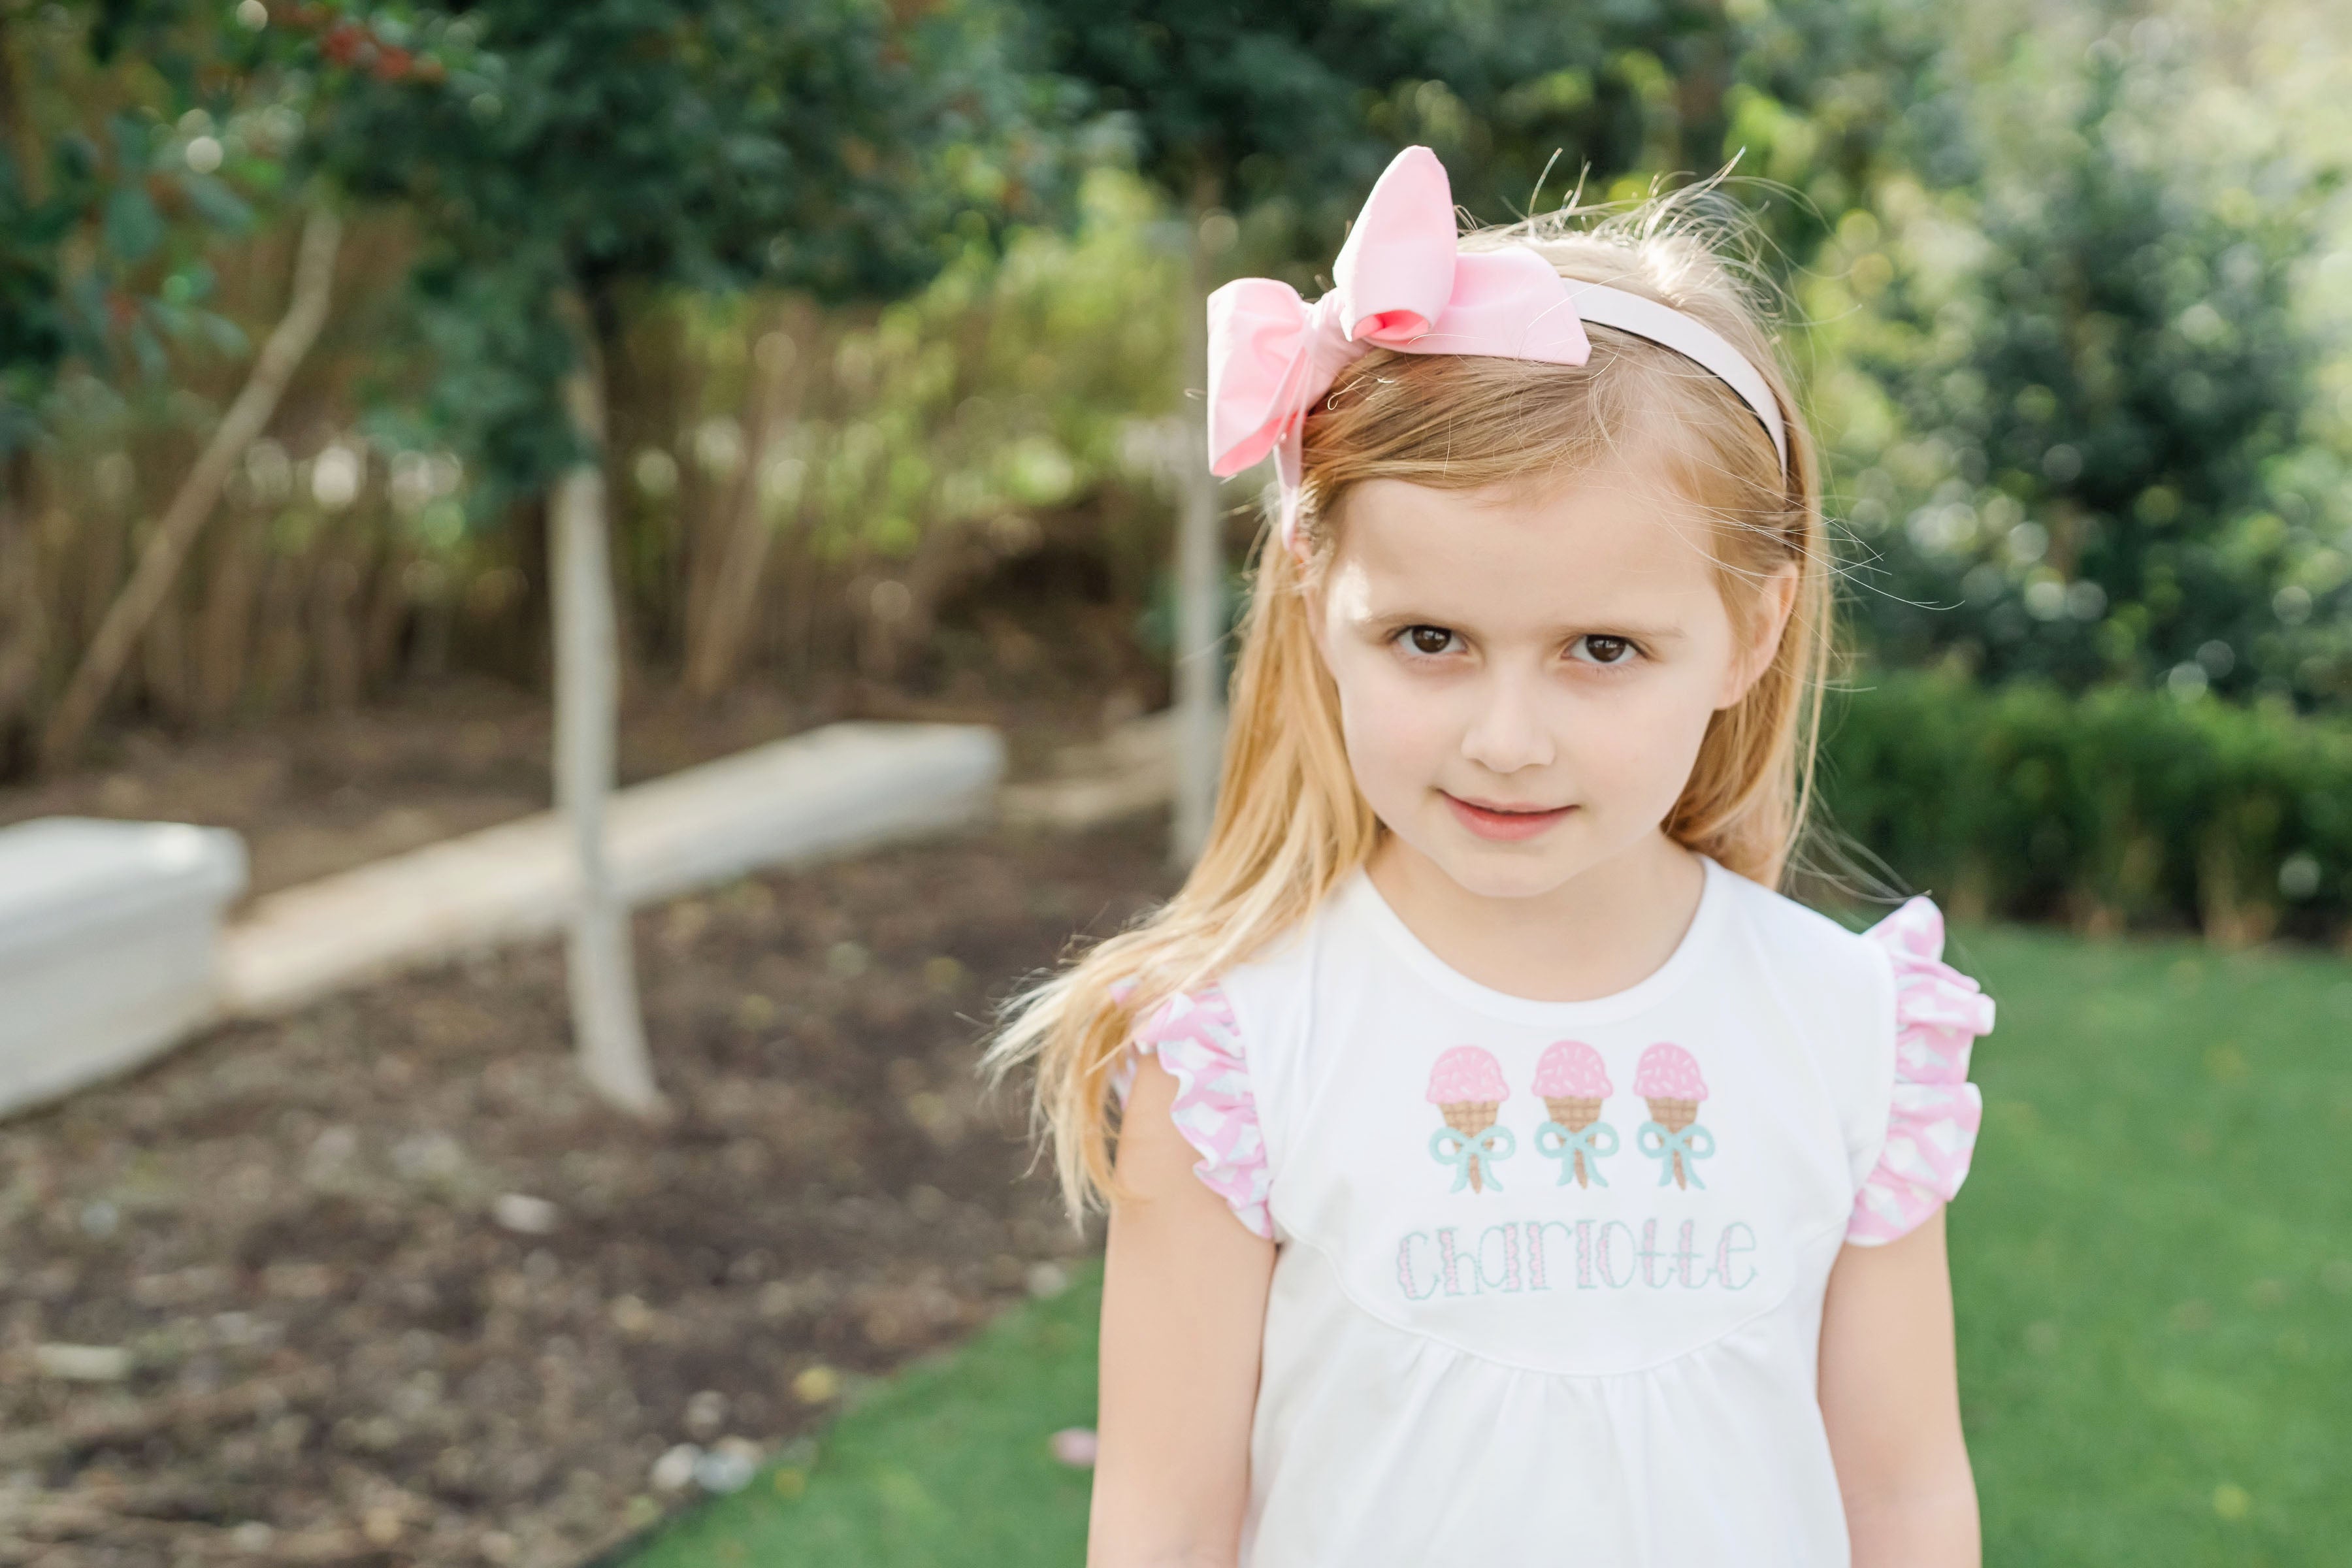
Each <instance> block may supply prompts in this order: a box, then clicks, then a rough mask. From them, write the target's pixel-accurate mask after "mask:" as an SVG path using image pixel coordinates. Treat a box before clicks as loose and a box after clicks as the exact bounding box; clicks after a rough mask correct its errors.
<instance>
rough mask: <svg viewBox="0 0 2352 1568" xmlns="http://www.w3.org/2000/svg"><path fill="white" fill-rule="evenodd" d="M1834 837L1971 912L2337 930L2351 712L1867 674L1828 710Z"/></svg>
mask: <svg viewBox="0 0 2352 1568" xmlns="http://www.w3.org/2000/svg"><path fill="white" fill-rule="evenodd" d="M1824 733H1825V735H1826V737H1827V738H1826V740H1825V742H1824V746H1823V751H1822V805H1823V806H1824V808H1825V812H1826V820H1827V822H1828V824H1829V826H1830V827H1831V828H1832V829H1833V830H1834V831H1835V832H1836V833H1837V834H1839V835H1843V836H1845V837H1848V838H1850V839H1851V840H1853V841H1856V842H1858V843H1860V844H1862V845H1865V846H1867V847H1868V848H1869V851H1870V852H1871V853H1872V854H1874V855H1875V856H1876V857H1877V858H1880V859H1882V860H1884V861H1885V863H1886V864H1888V865H1890V866H1892V867H1895V868H1898V869H1899V872H1900V874H1901V876H1902V877H1903V878H1904V879H1906V880H1907V881H1908V882H1910V883H1912V884H1914V885H1916V886H1918V887H1921V888H1927V889H1935V890H1936V892H1937V896H1938V897H1939V898H1944V899H1947V900H1950V901H1951V902H1952V903H1954V904H1955V905H1956V907H1957V908H1958V909H1959V910H1961V911H1962V912H1964V913H1966V914H1968V915H1969V916H1970V917H1972V918H1982V917H1984V916H1988V915H1993V916H2000V917H2004V918H2023V919H2049V918H2053V917H2055V918H2060V919H2065V920H2069V921H2073V922H2074V923H2075V924H2077V925H2079V926H2082V927H2084V928H2085V929H2088V930H2092V931H2109V932H2112V931H2120V930H2124V929H2126V928H2127V927H2142V928H2145V927H2158V928H2171V929H2176V930H2177V929H2182V928H2187V929H2189V930H2200V929H2201V930H2202V931H2205V933H2206V934H2207V935H2208V936H2209V937H2210V938H2212V939H2214V940H2215V941H2217V942H2222V943H2224V944H2228V945H2243V944H2245V943H2247V942H2256V941H2261V940H2263V939H2264V938H2266V937H2268V936H2270V935H2272V934H2273V932H2274V931H2282V930H2284V931H2291V932H2293V933H2294V934H2299V935H2304V936H2333V937H2342V936H2345V935H2346V934H2347V931H2352V726H2347V724H2346V723H2344V722H2342V721H2322V720H2314V719H2298V718H2297V717H2296V716H2295V715H2294V712H2293V710H2291V709H2289V708H2288V707H2287V706H2286V705H2285V704H2284V702H2273V703H2267V704H2261V705H2257V706H2253V707H2242V706H2238V705H2233V704H2231V703H2226V702H2223V701H2221V700H2217V699H2215V698H2213V697H2211V696H2205V697H2200V698H2198V699H2196V700H2191V701H2186V702H2184V701H2182V700H2179V699H2178V698H2176V697H2174V696H2172V695H2171V694H2170V693H2168V692H2167V691H2163V690H2153V691H2152V690H2147V689H2140V688H2134V687H2121V686H2103V687H2098V688H2095V689H2091V690H2089V691H2086V692H2083V693H2081V694H2079V695H2077V694H2071V693H2068V692H2065V691H2063V690H2061V689H2058V688H2056V687H2054V686H2053V685H2051V684H2049V683H2048V682H2046V681H2042V680H2037V679H2020V680H2017V681H2013V682H2011V683H2010V684H2008V685H2005V686H2002V687H1999V688H1993V689H1987V688H1985V687H1982V686H1979V685H1977V684H1974V683H1972V682H1970V681H1969V680H1968V679H1965V678H1963V677H1961V676H1958V675H1957V674H1954V673H1951V672H1949V671H1942V672H1935V671H1920V672H1912V673H1907V674H1889V675H1885V676H1883V677H1879V678H1875V679H1871V680H1870V681H1868V682H1867V683H1865V684H1864V685H1861V686H1860V687H1858V688H1857V689H1853V690H1851V691H1847V692H1844V693H1842V694H1841V695H1840V696H1839V697H1838V698H1837V699H1836V700H1834V702H1833V703H1832V710H1831V712H1830V714H1829V716H1828V719H1827V721H1826V722H1825V725H1824Z"/></svg>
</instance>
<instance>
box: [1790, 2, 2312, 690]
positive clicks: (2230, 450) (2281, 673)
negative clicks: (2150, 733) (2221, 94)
mask: <svg viewBox="0 0 2352 1568" xmlns="http://www.w3.org/2000/svg"><path fill="white" fill-rule="evenodd" d="M2076 58H2077V59H2078V60H2079V63H2074V62H2072V61H2067V60H2059V61H2051V60H2047V59H2044V60H2041V61H2036V60H2034V59H2033V58H2032V57H2031V55H2030V54H2029V53H2026V52H2024V51H2021V59H2020V62H2019V64H2018V67H2017V70H2018V74H2019V75H2020V76H2021V77H2032V78H2033V79H2040V80H2043V81H2045V82H2047V83H2048V85H2049V87H2050V89H2051V91H2050V95H2049V101H2050V102H2051V104H2052V105H2053V115H2052V119H2053V121H2054V123H2038V124H2032V125H2029V126H2023V127H2021V126H2019V125H2016V124H2013V123H2004V124H2002V125H2000V126H1998V127H1996V126H1994V125H1992V124H1990V119H1991V115H1992V111H1993V110H1994V109H1995V108H1996V107H1998V105H1996V104H1995V103H1994V102H1991V101H1988V102H1987V103H1986V104H1985V106H1984V107H1983V108H1982V109H1980V110H1979V123H1978V124H1977V125H1976V127H1975V132H1976V145H1977V150H1978V151H1979V153H1980V154H1981V156H1982V157H1983V159H1984V161H1985V165H1986V166H1985V167H1984V168H1983V170H1982V171H1981V172H1980V174H1979V175H1978V176H1976V177H1975V178H1972V179H1970V180H1969V181H1968V182H1966V183H1965V184H1962V185H1961V186H1959V187H1958V188H1957V189H1955V190H1952V191H1948V192H1944V193H1938V194H1930V193H1928V192H1927V191H1926V190H1924V189H1923V188H1921V187H1918V186H1917V185H1916V184H1913V185H1909V186H1907V187H1906V188H1904V189H1901V190H1899V191H1895V192H1893V193H1890V199H1888V200H1885V201H1884V202H1882V204H1881V206H1880V210H1879V211H1878V212H1876V213H1872V212H1867V211H1857V212H1855V213H1854V214H1853V215H1850V216H1849V218H1848V220H1847V221H1846V223H1845V224H1844V225H1843V227H1842V230H1841V241H1842V248H1843V256H1842V257H1841V258H1840V259H1841V260H1842V261H1843V262H1844V264H1845V268H1846V271H1845V276H1844V278H1843V279H1842V281H1843V283H1844V284H1845V285H1846V286H1847V288H1848V289H1850V290H1851V299H1852V300H1853V308H1854V309H1855V310H1856V314H1855V315H1854V316H1853V318H1851V319H1849V320H1847V321H1843V322H1841V323H1840V324H1839V325H1838V326H1837V327H1836V328H1834V329H1833V331H1832V334H1831V335H1832V340H1833V342H1834V349H1833V352H1834V353H1837V354H1838V355H1839V357H1840V360H1841V362H1842V364H1843V367H1844V368H1845V369H1846V371H1847V376H1846V380H1845V382H1844V384H1843V390H1844V391H1846V392H1847V394H1848V396H1847V397H1846V398H1845V399H1844V400H1843V406H1842V407H1839V408H1837V410H1836V411H1835V412H1834V413H1833V414H1832V416H1831V420H1830V423H1831V425H1832V436H1833V437H1835V438H1837V439H1838V440H1839V441H1840V444H1841V455H1842V456H1843V457H1844V458H1846V459H1847V462H1848V467H1847V468H1846V472H1847V473H1848V474H1849V475H1850V476H1851V477H1850V478H1849V479H1846V481H1845V483H1846V484H1847V486H1848V487H1849V492H1848V498H1847V515H1848V517H1849V518H1850V520H1851V521H1852V523H1853V528H1854V530H1855V531H1856V532H1857V533H1858V534H1860V535H1861V536H1862V538H1863V540H1864V542H1866V545H1867V546H1868V548H1867V549H1865V550H1864V552H1859V553H1861V554H1862V555H1864V558H1865V560H1869V558H1870V557H1872V556H1874V557H1875V559H1874V560H1869V564H1868V566H1867V568H1866V569H1865V570H1864V571H1863V572H1861V573H1859V574H1857V578H1856V588H1857V592H1856V593H1855V594H1854V595H1853V605H1854V607H1855V608H1856V609H1857V610H1858V611H1859V612H1860V614H1861V618H1862V621H1863V625H1864V630H1865V633H1866V635H1867V636H1868V637H1869V639H1870V641H1871V643H1872V645H1873V647H1874V652H1875V654H1876V656H1877V657H1878V658H1879V659H1880V660H1882V661H1883V662H1887V663H1898V664H1899V663H1911V662H1916V661H1919V660H1922V659H1927V658H1949V659H1951V660H1953V661H1954V662H1955V664H1956V665H1957V667H1958V668H1963V669H1967V670H1970V671H1973V672H1975V673H1978V674H1979V675H1981V676H1983V677H1985V678H1988V679H2011V678H2013V677H2018V676H2037V677H2042V678H2046V679H2053V680H2056V681H2058V682H2060V683H2062V684H2063V685H2065V686H2068V687H2070V688H2076V689H2079V688H2082V687H2084V686H2086V685H2088V684H2091V683H2094V682H2097V681H2103V680H2125V681H2130V682H2134V683H2137V684H2146V683H2149V682H2153V681H2160V682H2167V683H2168V684H2170V685H2171V686H2172V687H2173V688H2175V689H2178V690H2179V691H2181V692H2183V693H2184V694H2187V693H2192V692H2194V691H2199V690H2202V689H2206V688H2207V687H2209V686H2210V687H2212V688H2214V689H2218V690H2221V691H2223V692H2226V693H2230V694H2232V695H2251V694H2253V693H2257V692H2260V693H2266V694H2270V695H2274V696H2289V695H2291V696H2293V697H2294V699H2295V700H2297V701H2298V702H2300V703H2302V704H2304V705H2306V706H2309V705H2312V704H2315V703H2323V702H2327V701H2331V700H2340V699H2342V698H2344V697H2345V696H2347V695H2352V638H2347V636H2346V631H2345V619H2346V616H2345V612H2346V611H2347V608H2352V593H2347V579H2352V562H2348V561H2347V556H2346V553H2345V551H2346V546H2347V531H2352V504H2347V500H2346V499H2345V495H2344V480H2345V478H2346V464H2345V458H2346V456H2347V453H2346V451H2345V450H2344V448H2343V447H2342V445H2341V444H2340V442H2331V440H2330V439H2329V433H2328V432H2327V431H2326V428H2325V427H2324V424H2323V423H2322V422H2316V421H2315V420H2313V419H2312V418H2311V417H2309V415H2310V411H2311V410H2312V409H2313V408H2314V406H2315V404H2316V402H2317V376H2318V374H2319V371H2320V368H2321V366H2322V364H2323V363H2325V361H2326V358H2327V357H2328V356H2330V355H2331V354H2334V355H2339V356H2340V355H2341V353H2343V347H2344V345H2343V344H2342V343H2340V342H2330V341H2329V340H2328V338H2327V337H2326V335H2324V334H2323V332H2322V331H2319V330H2318V329H2317V327H2316V326H2315V322H2314V321H2312V320H2311V319H2310V317H2309V315H2308V313H2307V312H2306V311H2305V310H2304V309H2303V308H2302V304H2301V302H2300V300H2298V292H2299V285H2300V282H2301V279H2302V278H2303V276H2304V275H2305V272H2306V271H2307V270H2308V266H2309V263H2310V262H2311V261H2312V260H2313V259H2314V258H2315V252H2317V251H2318V250H2319V249H2320V247H2321V244H2322V226H2321V219H2322V217H2323V216H2324V215H2325V214H2326V211H2327V210H2328V208H2329V205H2330V204H2331V202H2332V200H2333V198H2334V197H2335V195H2336V192H2337V190H2338V189H2339V187H2340V184H2341V175H2342V167H2341V164H2340V163H2335V164H2332V165H2331V164H2323V165H2321V166H2318V167H2310V166H2307V165H2305V164H2303V163H2299V162H2298V160H2297V159H2296V158H2295V157H2294V155H2292V153H2290V152H2289V151H2288V150H2287V149H2286V148H2285V147H2284V146H2282V145H2279V144H2276V143H2273V144H2272V145H2269V146H2264V147H2260V148H2258V149H2256V150H2255V151H2254V152H2253V153H2252V154H2250V155H2247V156H2242V157H2240V156H2224V155H2220V154H2218V153H2216V152H2215V151H2214V150H2212V149H2208V148H2200V147H2197V146H2196V145H2195V143H2194V142H2193V139H2191V138H2187V137H2184V136H2182V135H2181V134H2180V133H2179V124H2178V118H2179V113H2180V110H2181V106H2182V105H2183V104H2184V103H2186V102H2187V101H2188V100H2189V98H2190V96H2191V89H2192V88H2193V84H2194V83H2193V79H2194V74H2195V70H2196V68H2197V62H2196V61H2195V60H2193V59H2191V58H2188V57H2187V54H2186V50H2185V49H2184V47H2183V46H2182V42H2181V41H2180V40H2179V38H2178V37H2176V36H2175V35H2173V34H2171V33H2170V32H2168V31H2165V30H2158V31H2151V30H2149V29H2147V28H2145V27H2143V28H2138V29H2135V30H2132V31H2129V32H2124V31H2120V30H2118V31H2117V32H2116V33H2115V34H2113V35H2110V36H2107V37H2100V38H2097V39H2095V41H2094V42H2093V43H2092V44H2091V46H2090V47H2089V48H2088V49H2087V50H2086V51H2084V54H2082V55H2081V56H2079V57H2076ZM2007 101H2008V100H2000V102H2001V103H2002V104H2005V103H2006V102H2007ZM1996 132H1998V133H1996ZM2184 143H2186V145H2184ZM1828 303H1829V301H1828V300H1824V301H1823V304H1824V306H1825V307H1826V306H1827V305H1828ZM1864 383H1874V385H1869V386H1867V387H1865V388H1864V389H1863V390H1861V391H1860V392H1859V393H1857V390H1856V389H1857V388H1858V387H1863V384H1864Z"/></svg>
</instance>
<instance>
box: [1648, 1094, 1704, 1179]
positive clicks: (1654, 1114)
mask: <svg viewBox="0 0 2352 1568" xmlns="http://www.w3.org/2000/svg"><path fill="white" fill-rule="evenodd" d="M1650 1120H1651V1121H1654V1122H1656V1123H1657V1124H1658V1125H1659V1126H1661V1127H1663V1128H1664V1129H1665V1130H1666V1131H1669V1132H1679V1131H1682V1130H1683V1129H1684V1128H1685V1127H1688V1126H1689V1125H1690V1124H1691V1123H1692V1122H1694V1121H1697V1120H1698V1101H1697V1100H1651V1101H1650ZM1675 1185H1676V1186H1678V1187H1680V1188H1682V1189H1683V1190H1684V1191H1685V1192H1687V1191H1689V1190H1690V1182H1689V1180H1688V1179H1687V1173H1685V1171H1684V1170H1683V1157H1682V1155H1681V1153H1680V1152H1676V1153H1675Z"/></svg>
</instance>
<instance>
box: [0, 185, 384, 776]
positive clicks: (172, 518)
mask: <svg viewBox="0 0 2352 1568" xmlns="http://www.w3.org/2000/svg"><path fill="white" fill-rule="evenodd" d="M342 234H343V229H342V223H341V219H339V218H337V217H336V216H335V215H334V214H333V213H332V212H331V211H329V210H328V209H327V208H326V207H325V206H324V205H314V206H312V207H311V208H310V213H309V214H308V216H305V217H304V218H303V220H302V242H301V247H300V249H299V251H298V252H297V254H296V257H295V261H294V292H293V298H292V300H290V301H289V304H288V305H287V307H286V316H285V319H284V320H283V321H279V322H278V325H277V327H276V329H275V330H273V331H271V332H270V334H269V338H268V342H264V343H263V344H262V345H261V353H260V354H259V355H258V356H257V358H256V359H255V360H254V362H253V372H252V374H250V375H248V376H247V378H246V383H245V389H244V390H243V391H242V392H239V393H238V394H237V395H236V402H234V403H232V404H230V405H229V406H228V412H227V413H226V415H224V416H222V417H221V422H220V424H219V426H216V427H215V429H214V431H213V434H212V439H211V440H209V441H207V442H205V448H204V451H203V452H202V453H201V454H200V455H199V456H198V457H197V458H196V465H195V467H194V468H191V469H189V470H188V477H187V478H186V479H183V480H181V481H180V489H179V493H177V494H176V495H174V496H173V498H172V504H171V506H170V507H168V508H167V509H165V510H164V512H163V521H160V522H158V523H157V524H156V525H155V531H153V532H152V533H151V534H149V535H148V536H147V543H146V545H145V547H144V548H143V549H142V551H141V552H140V554H139V564H138V565H137V566H135V567H133V568H132V569H131V580H130V581H129V582H128V583H126V584H123V586H122V591H121V593H119V594H117V595H115V598H114V602H113V603H112V604H111V605H109V606H108V607H107V611H106V616H105V618H104V619H103V620H101V621H100V623H99V626H98V632H97V634H96V635H95V636H94V637H91V638H90V644H89V648H88V650H87V651H85V652H84V653H83V655H82V660H81V665H80V667H79V668H77V669H76V670H75V671H74V674H73V679H72V680H71V681H70V682H68V684H67V687H66V690H65V695H64V696H63V697H61V698H59V699H58V706H57V710H56V711H55V712H53V713H52V714H51V715H50V716H49V721H48V724H47V727H46V728H45V729H44V730H43V731H42V732H41V747H40V765H41V767H42V768H43V770H44V771H55V770H56V769H58V768H61V767H63V766H65V765H66V764H67V763H69V762H71V761H72V760H73V758H74V756H75V754H76V753H77V752H79V751H80V749H81V742H82V740H83V738H84V737H85V736H86V735H88V734H89V726H90V724H91V722H92V721H94V720H95V719H96V718H97V717H98V714H99V710H100V708H101V707H102V706H103V705H104V704H105V701H106V698H107V694H108V693H109V692H110V691H111V690H113V689H114V683H115V681H116V680H117V679H119V678H120V677H121V674H122V668H123V666H124V665H125V664H126V663H128V662H129V661H130V658H131V653H132V652H133V650H135V649H136V648H137V647H138V646H139V641H140V635H141V634H142V632H144V631H145V630H146V629H147V624H148V622H149V621H151V620H152V619H153V618H154V615H155V612H156V610H157V609H158V608H159V607H160V606H161V605H163V598H164V595H167V594H169V593H170V592H171V590H172V584H173V580H174V579H175V578H176V577H178V575H179V572H180V563H182V562H183V561H184V560H185V559H187V554H188V547H189V546H190V545H191V544H193V543H194V542H195V538H196V533H197V531H199V530H200V529H202V528H203V527H204V524H205V519H206V518H207V517H210V516H211V515H212V511H213V508H214V506H215V504H216V503H217V502H218V501H219V500H220V493H221V487H222V486H223V485H224V484H226V482H227V481H228V475H229V469H230V468H231V467H233V466H234V465H235V464H236V460H237V459H238V458H241V457H243V456H244V455H245V449H246V448H247V447H249V446H251V445H252V444H253V440H254V437H257V436H259V435H260V434H261V432H262V430H263V429H264V428H265V427H266V426H268V423H269V416H271V415H272V414H274V413H276V412H277V410H278V397H279V396H280V395H283V394H284V392H285V391H286V384H287V383H288V382H289V381H290V380H292V379H293V376H294V372H295V369H296V367H298V366H299V365H300V364H301V363H302V356H303V355H305V354H307V353H310V344H311V343H312V342H313V341H315V340H316V339H317V337H318V335H319V328H320V326H321V325H322V324H324V323H325V321H326V319H327V298H328V290H329V289H330V287H331V285H332V284H333V282H334V278H335V251H336V248H337V247H339V246H340V245H341V242H342Z"/></svg>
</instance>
